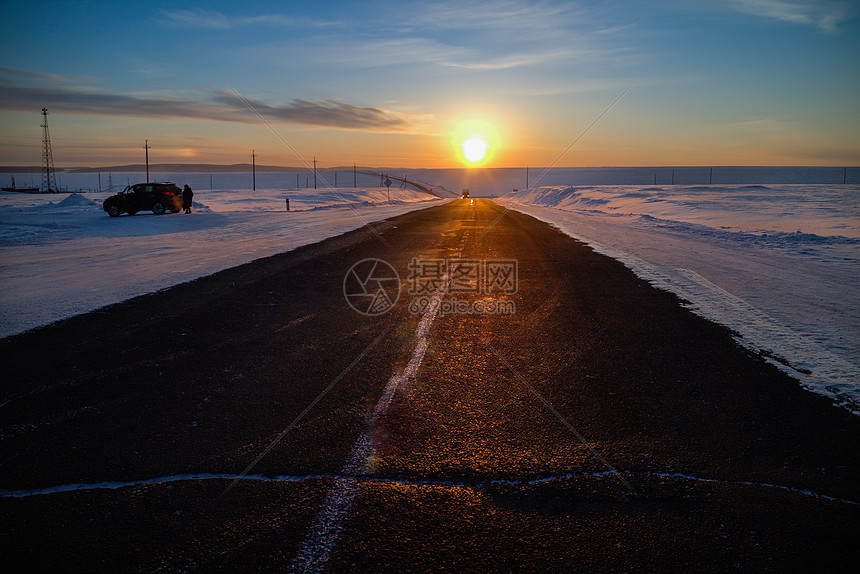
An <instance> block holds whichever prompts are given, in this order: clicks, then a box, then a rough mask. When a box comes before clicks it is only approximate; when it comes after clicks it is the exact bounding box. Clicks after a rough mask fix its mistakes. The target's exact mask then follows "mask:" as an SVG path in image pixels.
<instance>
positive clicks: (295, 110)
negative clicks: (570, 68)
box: [0, 82, 428, 132]
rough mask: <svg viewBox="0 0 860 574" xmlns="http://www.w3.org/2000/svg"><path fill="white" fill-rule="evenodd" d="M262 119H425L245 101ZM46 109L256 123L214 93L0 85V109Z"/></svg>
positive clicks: (237, 104) (369, 122) (354, 122)
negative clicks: (190, 94) (140, 92)
mask: <svg viewBox="0 0 860 574" xmlns="http://www.w3.org/2000/svg"><path fill="white" fill-rule="evenodd" d="M249 101H250V102H251V104H252V105H253V106H254V108H255V109H256V110H257V111H258V112H259V113H260V114H261V115H262V116H263V117H265V118H266V119H267V120H270V121H272V122H285V123H291V124H297V125H305V126H313V127H326V128H335V129H345V130H363V131H372V132H412V131H416V130H418V129H419V128H420V127H421V126H423V124H424V123H426V120H427V119H428V116H422V115H419V114H405V113H399V112H394V111H390V110H385V109H380V108H372V107H359V106H355V105H352V104H348V103H345V102H342V101H340V100H337V99H324V100H303V99H294V100H292V101H291V102H290V103H287V104H273V103H267V102H263V101H260V100H253V99H249ZM41 107H48V108H49V109H51V110H52V111H59V112H65V113H71V114H88V115H99V116H132V117H139V118H160V119H182V120H188V119H198V120H210V121H220V122H240V123H255V122H256V121H258V120H257V118H256V116H254V115H253V114H251V113H250V112H249V110H248V109H247V107H246V106H245V104H244V103H243V102H241V100H239V99H238V98H236V97H235V96H234V95H233V94H230V93H227V92H215V93H212V94H210V95H209V97H204V98H199V99H198V98H191V97H186V96H171V95H164V96H157V95H151V94H149V95H133V94H117V93H109V92H104V91H98V90H93V89H91V88H78V87H74V86H63V85H52V86H16V85H13V84H9V83H5V82H0V109H3V110H27V111H32V110H33V109H34V108H41Z"/></svg>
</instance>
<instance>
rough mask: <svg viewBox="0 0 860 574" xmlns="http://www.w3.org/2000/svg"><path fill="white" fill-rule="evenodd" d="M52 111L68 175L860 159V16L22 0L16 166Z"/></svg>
mask: <svg viewBox="0 0 860 574" xmlns="http://www.w3.org/2000/svg"><path fill="white" fill-rule="evenodd" d="M43 107H46V108H47V109H48V110H49V116H48V121H49V126H50V134H51V142H52V149H53V155H54V161H55V165H56V166H57V167H71V166H91V167H97V166H111V165H120V164H127V163H143V161H144V155H145V150H144V145H145V142H147V141H148V145H149V146H150V148H151V149H149V160H150V162H152V163H220V164H233V163H250V162H251V153H252V150H253V152H254V153H255V154H256V163H257V164H260V165H281V166H301V165H302V164H303V163H307V164H310V163H311V162H312V161H313V159H314V158H316V160H317V162H318V165H319V166H320V167H326V166H328V167H334V166H347V165H353V164H354V163H357V164H358V165H363V166H375V167H413V168H449V167H460V166H463V165H475V166H487V167H522V166H549V165H556V166H559V167H575V166H649V165H663V166H683V165H702V166H708V165H835V166H843V165H848V166H857V165H860V135H858V134H860V3H857V2H852V1H842V0H652V1H649V2H642V1H640V0H609V1H602V2H596V1H571V0H568V1H562V2H555V1H547V2H525V1H521V0H500V1H469V0H457V1H451V2H436V3H433V2H411V1H408V0H406V1H399V2H375V1H371V2H354V1H348V2H326V1H319V2H301V3H298V2H268V1H265V0H263V1H260V0H256V1H254V2H241V3H239V2H233V1H229V2H219V1H206V2H127V1H124V0H109V1H86V0H80V1H76V2H67V1H63V2H40V1H33V0H30V1H23V2H22V1H17V0H3V2H2V3H0V127H2V129H0V165H38V164H39V163H40V161H41V153H42V141H41V140H42V129H41V127H40V125H41V123H42V116H41V109H42V108H43ZM476 138H477V140H478V141H479V145H477V146H475V145H474V144H475V140H476ZM467 140H472V143H471V144H469V145H467V146H465V151H467V152H469V150H471V153H467V154H466V155H469V156H470V157H471V156H473V155H475V154H476V153H477V155H478V156H480V158H479V159H477V160H475V161H474V162H470V161H469V160H468V159H467V158H466V157H465V155H464V145H463V142H464V141H467ZM475 150H479V151H478V152H475ZM472 159H473V160H474V159H475V158H474V157H472Z"/></svg>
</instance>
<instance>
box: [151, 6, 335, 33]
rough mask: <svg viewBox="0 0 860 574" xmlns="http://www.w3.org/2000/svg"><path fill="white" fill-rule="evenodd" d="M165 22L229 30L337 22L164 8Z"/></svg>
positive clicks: (179, 25) (273, 15)
mask: <svg viewBox="0 0 860 574" xmlns="http://www.w3.org/2000/svg"><path fill="white" fill-rule="evenodd" d="M161 15H162V16H163V17H164V23H165V24H166V25H169V26H175V27H179V28H204V29H210V30H227V29H230V28H238V27H242V26H253V25H269V26H330V25H333V24H335V22H326V21H322V20H311V19H309V18H305V17H292V16H287V15H284V14H260V15H257V16H239V17H230V16H227V15H226V14H224V13H222V12H216V11H212V10H201V9H194V10H162V11H161Z"/></svg>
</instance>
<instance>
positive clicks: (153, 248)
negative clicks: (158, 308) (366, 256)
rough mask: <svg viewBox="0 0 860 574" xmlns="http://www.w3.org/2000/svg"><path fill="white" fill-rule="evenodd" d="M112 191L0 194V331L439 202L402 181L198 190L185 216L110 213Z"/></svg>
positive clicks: (21, 328)
mask: <svg viewBox="0 0 860 574" xmlns="http://www.w3.org/2000/svg"><path fill="white" fill-rule="evenodd" d="M109 195H110V194H108V193H101V194H97V193H93V194H86V195H85V196H84V195H80V194H69V195H65V196H64V195H28V194H22V193H7V192H2V193H0V245H2V247H0V261H2V265H0V336H8V335H12V334H15V333H20V332H22V331H25V330H27V329H31V328H33V327H37V326H40V325H46V324H48V323H51V322H54V321H57V320H59V319H63V318H66V317H70V316H73V315H77V314H80V313H84V312H87V311H92V310H94V309H98V308H100V307H103V306H105V305H109V304H112V303H116V302H119V301H123V300H125V299H130V298H132V297H136V296H138V295H142V294H145V293H151V292H153V291H157V290H159V289H164V288H166V287H170V286H172V285H176V284H178V283H182V282H185V281H190V280H193V279H196V278H198V277H202V276H205V275H210V274H212V273H215V272H217V271H220V270H223V269H227V268H230V267H234V266H236V265H241V264H243V263H247V262H249V261H253V260H254V259H259V258H261V257H266V256H269V255H274V254H276V253H282V252H285V251H289V250H291V249H295V248H296V247H299V246H301V245H306V244H309V243H314V242H316V241H321V240H323V239H326V238H328V237H333V236H336V235H340V234H341V233H345V232H347V231H351V230H353V229H357V228H359V227H362V226H364V225H365V223H366V222H369V221H379V220H381V219H385V218H388V217H393V216H396V215H401V214H403V213H406V212H409V211H412V210H415V209H422V208H425V207H429V206H431V205H436V204H437V203H438V202H439V201H440V200H437V199H434V198H432V197H430V196H428V195H426V194H423V193H421V192H417V191H411V190H401V189H397V190H392V191H391V197H392V200H391V201H389V200H388V193H387V190H386V189H384V188H382V189H379V188H364V189H361V188H359V189H351V188H350V189H347V190H340V189H337V190H325V191H323V190H318V191H315V190H301V191H283V190H277V189H269V190H257V191H255V192H252V191H250V190H216V191H211V192H210V191H198V192H196V193H195V195H194V199H195V202H194V213H192V214H191V215H184V214H176V215H173V214H166V215H161V216H157V215H154V214H151V213H140V214H138V215H135V216H133V217H132V216H127V215H123V216H122V217H118V218H112V217H108V215H107V214H106V213H105V212H104V211H103V210H102V207H101V202H102V201H103V200H104V199H105V198H106V197H108V196H109ZM287 198H289V199H290V208H291V211H290V212H287V211H286V201H285V200H286V199H287ZM198 199H199V201H197V200H198ZM58 200H60V201H59V202H58V203H55V202H57V201H58ZM347 204H349V207H346V205H347Z"/></svg>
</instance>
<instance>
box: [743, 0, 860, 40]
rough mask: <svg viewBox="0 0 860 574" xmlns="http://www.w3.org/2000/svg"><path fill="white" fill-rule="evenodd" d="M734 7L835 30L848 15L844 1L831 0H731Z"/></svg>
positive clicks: (826, 30) (756, 13) (747, 11)
mask: <svg viewBox="0 0 860 574" xmlns="http://www.w3.org/2000/svg"><path fill="white" fill-rule="evenodd" d="M729 5H730V7H731V8H732V9H734V10H736V11H738V12H742V13H744V14H751V15H754V16H762V17H765V18H772V19H775V20H780V21H782V22H793V23H795V24H805V25H812V26H815V27H817V28H818V29H819V30H821V31H823V32H835V31H836V29H837V26H838V25H839V24H841V23H842V22H843V21H845V19H846V18H847V16H848V10H847V7H846V5H845V4H844V3H842V2H833V1H829V0H813V1H810V0H729Z"/></svg>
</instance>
